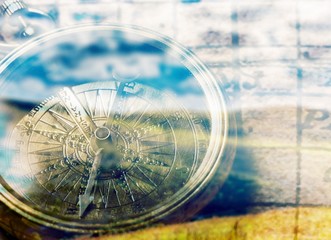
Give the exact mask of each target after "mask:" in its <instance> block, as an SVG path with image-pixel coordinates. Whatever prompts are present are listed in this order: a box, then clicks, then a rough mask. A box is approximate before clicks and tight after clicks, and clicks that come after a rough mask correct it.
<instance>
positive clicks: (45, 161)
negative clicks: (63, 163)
mask: <svg viewBox="0 0 331 240" xmlns="http://www.w3.org/2000/svg"><path fill="white" fill-rule="evenodd" d="M61 158H63V157H62V156H58V157H56V158H51V159H45V160H42V161H37V162H33V163H31V165H34V164H41V163H49V162H51V161H55V160H59V159H61Z"/></svg>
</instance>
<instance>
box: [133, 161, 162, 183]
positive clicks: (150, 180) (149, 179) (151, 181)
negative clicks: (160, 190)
mask: <svg viewBox="0 0 331 240" xmlns="http://www.w3.org/2000/svg"><path fill="white" fill-rule="evenodd" d="M136 168H137V169H138V170H139V171H140V172H141V173H142V174H143V175H144V177H145V178H147V179H148V181H149V182H150V183H152V184H153V185H154V187H157V185H156V184H155V182H154V181H153V180H152V179H151V178H150V177H148V176H147V175H146V173H145V172H144V171H143V170H141V168H140V167H139V166H138V165H136Z"/></svg>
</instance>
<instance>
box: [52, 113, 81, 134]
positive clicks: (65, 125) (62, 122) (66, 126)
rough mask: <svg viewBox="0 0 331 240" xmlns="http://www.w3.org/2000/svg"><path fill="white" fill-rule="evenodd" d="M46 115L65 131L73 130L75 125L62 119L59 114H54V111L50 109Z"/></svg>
mask: <svg viewBox="0 0 331 240" xmlns="http://www.w3.org/2000/svg"><path fill="white" fill-rule="evenodd" d="M48 113H49V114H50V115H51V116H52V117H53V118H54V119H55V120H56V121H57V122H58V123H59V124H60V125H61V126H62V127H63V128H64V129H66V130H67V131H69V130H71V129H72V128H74V126H75V123H74V122H72V121H70V120H69V119H67V118H65V117H63V116H62V115H60V114H59V113H57V112H55V111H54V110H52V109H50V110H49V111H48Z"/></svg>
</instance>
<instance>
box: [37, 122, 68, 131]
mask: <svg viewBox="0 0 331 240" xmlns="http://www.w3.org/2000/svg"><path fill="white" fill-rule="evenodd" d="M40 122H42V123H44V124H46V125H48V126H50V127H51V128H52V129H54V130H58V131H60V132H61V133H66V130H65V129H64V128H61V127H60V125H59V124H51V123H49V122H46V121H45V120H40Z"/></svg>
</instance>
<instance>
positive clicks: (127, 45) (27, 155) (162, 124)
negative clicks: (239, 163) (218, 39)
mask: <svg viewBox="0 0 331 240" xmlns="http://www.w3.org/2000/svg"><path fill="white" fill-rule="evenodd" d="M0 79H1V88H0V108H1V112H2V115H1V129H2V133H1V144H2V145H1V146H2V148H1V170H0V174H1V179H0V180H1V200H2V201H3V202H4V203H5V204H7V205H8V206H9V207H11V208H13V209H14V210H15V211H17V212H18V213H19V214H21V215H23V216H24V217H26V218H28V219H29V220H32V221H34V222H37V223H39V224H42V225H45V226H50V227H54V228H57V229H62V230H66V231H73V232H100V231H113V232H117V231H122V230H129V229H135V228H138V227H140V226H145V225H147V224H151V223H154V222H160V221H162V220H163V219H167V218H169V217H170V216H175V215H176V214H178V211H179V210H180V209H183V208H185V206H186V207H187V206H188V204H189V203H190V202H194V199H196V197H197V196H198V195H199V194H201V192H202V191H203V190H204V189H205V188H206V186H207V185H208V183H210V181H212V178H213V176H214V175H215V173H216V172H219V173H221V175H222V176H223V177H224V176H226V175H227V174H228V171H229V169H230V167H231V163H232V159H233V154H232V153H233V144H231V143H230V144H229V143H228V138H229V133H230V131H233V130H234V128H235V121H234V118H233V116H232V115H231V114H229V113H228V111H227V107H226V102H225V98H224V93H223V91H222V89H221V88H220V84H219V83H218V82H217V81H216V80H215V79H214V77H213V76H212V75H211V74H210V73H209V71H208V70H207V69H206V68H205V67H204V65H202V64H201V63H200V62H199V60H197V59H196V57H195V56H194V55H192V54H191V53H190V52H188V51H187V50H186V49H184V48H183V47H181V46H180V45H178V44H177V43H175V42H174V41H172V40H170V39H168V38H166V37H164V36H160V35H158V34H155V33H152V32H150V31H148V30H142V29H140V28H137V27H122V26H115V25H93V26H88V25H87V26H86V25H85V26H77V27H71V28H67V29H60V30H56V31H55V32H53V33H50V34H46V35H43V36H41V37H39V38H36V39H34V40H33V41H30V42H28V43H27V44H25V45H23V46H22V47H21V48H19V49H17V50H16V51H14V52H13V53H12V54H11V55H9V56H8V57H7V58H6V59H5V60H3V61H2V63H1V67H0ZM222 179H224V178H222ZM219 184H221V183H219ZM195 201H197V200H195ZM194 206H197V204H195V205H194ZM197 208H198V207H197ZM195 210H196V209H195ZM195 210H194V211H195ZM180 214H181V215H182V214H183V212H182V211H181V212H180ZM184 215H185V213H184ZM187 215H189V213H187Z"/></svg>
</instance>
